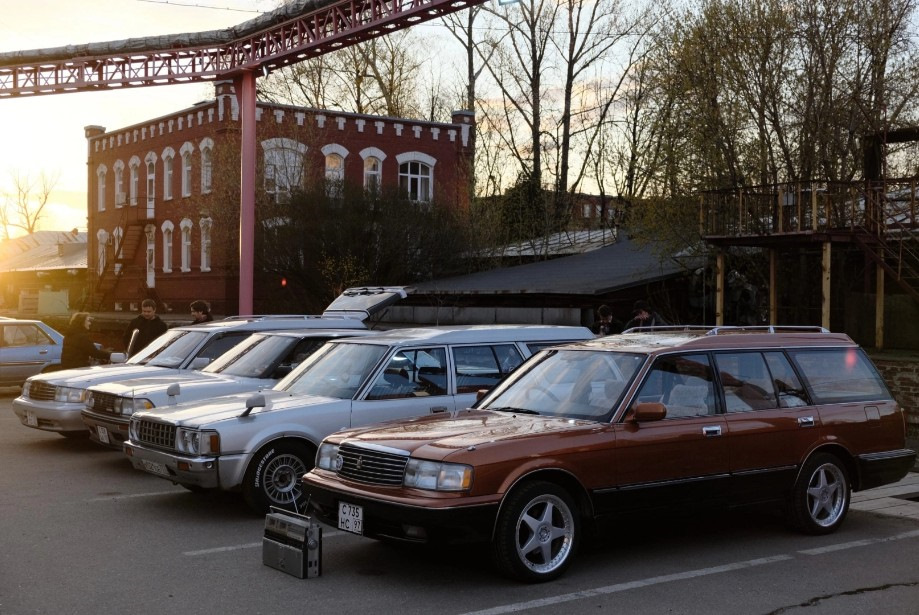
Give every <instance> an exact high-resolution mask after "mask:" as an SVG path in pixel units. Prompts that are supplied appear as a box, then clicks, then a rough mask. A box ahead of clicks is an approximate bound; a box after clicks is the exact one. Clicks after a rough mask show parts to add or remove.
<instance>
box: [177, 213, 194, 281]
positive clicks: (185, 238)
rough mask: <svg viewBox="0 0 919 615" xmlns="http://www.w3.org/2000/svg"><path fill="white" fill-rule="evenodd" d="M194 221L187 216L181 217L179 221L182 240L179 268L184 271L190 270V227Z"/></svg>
mask: <svg viewBox="0 0 919 615" xmlns="http://www.w3.org/2000/svg"><path fill="white" fill-rule="evenodd" d="M192 227H194V223H192V221H191V220H189V219H188V218H183V219H182V221H181V222H179V228H180V229H181V233H180V237H181V241H182V265H181V267H180V270H181V271H182V272H184V273H187V272H189V271H191V229H192Z"/></svg>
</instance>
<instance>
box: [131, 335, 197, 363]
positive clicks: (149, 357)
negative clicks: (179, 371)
mask: <svg viewBox="0 0 919 615" xmlns="http://www.w3.org/2000/svg"><path fill="white" fill-rule="evenodd" d="M207 335H208V334H207V333H203V332H196V331H167V332H166V333H164V334H162V335H161V336H159V337H158V338H156V339H155V340H153V342H152V343H151V344H150V345H149V346H147V347H146V348H144V349H143V350H142V351H141V352H139V353H138V354H136V355H134V356H133V357H131V359H130V360H129V361H128V363H132V364H134V365H155V366H156V367H181V366H182V364H183V363H185V362H186V361H187V360H188V359H190V358H191V357H192V353H193V352H194V351H195V349H197V348H198V346H200V345H201V344H202V343H203V342H204V340H206V339H207Z"/></svg>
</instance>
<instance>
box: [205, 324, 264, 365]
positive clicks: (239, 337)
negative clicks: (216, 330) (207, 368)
mask: <svg viewBox="0 0 919 615" xmlns="http://www.w3.org/2000/svg"><path fill="white" fill-rule="evenodd" d="M251 333H252V332H251V331H244V332H241V333H229V334H227V335H221V336H214V337H213V338H211V339H210V340H208V342H207V343H206V344H205V345H204V348H202V349H201V352H199V353H198V354H197V355H195V357H204V358H206V359H211V360H212V361H213V360H214V359H216V358H217V357H219V356H220V355H222V354H223V353H225V352H226V351H227V350H229V349H230V348H232V347H233V346H235V345H236V344H238V343H240V342H241V341H243V340H244V339H246V338H247V337H249V335H251Z"/></svg>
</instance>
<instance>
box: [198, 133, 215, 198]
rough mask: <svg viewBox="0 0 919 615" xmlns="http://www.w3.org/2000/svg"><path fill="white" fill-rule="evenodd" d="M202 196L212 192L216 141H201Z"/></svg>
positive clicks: (207, 139)
mask: <svg viewBox="0 0 919 615" xmlns="http://www.w3.org/2000/svg"><path fill="white" fill-rule="evenodd" d="M199 147H200V148H201V194H207V193H208V192H210V191H211V187H212V186H213V181H214V161H213V155H212V154H213V151H214V141H213V140H212V139H210V138H205V139H202V140H201V145H200V146H199Z"/></svg>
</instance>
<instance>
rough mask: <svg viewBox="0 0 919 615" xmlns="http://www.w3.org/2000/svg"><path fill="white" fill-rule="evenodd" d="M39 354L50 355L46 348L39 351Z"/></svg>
mask: <svg viewBox="0 0 919 615" xmlns="http://www.w3.org/2000/svg"><path fill="white" fill-rule="evenodd" d="M38 354H48V349H47V348H46V349H45V350H39V351H38Z"/></svg>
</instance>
